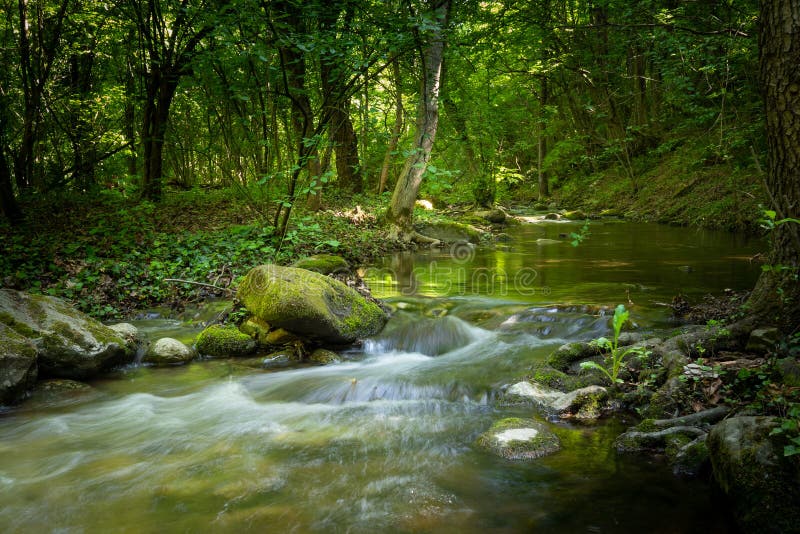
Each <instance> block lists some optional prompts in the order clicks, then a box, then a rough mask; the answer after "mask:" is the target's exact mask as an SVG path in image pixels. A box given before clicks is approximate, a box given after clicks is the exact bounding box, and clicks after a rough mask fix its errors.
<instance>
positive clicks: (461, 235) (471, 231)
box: [414, 221, 484, 244]
mask: <svg viewBox="0 0 800 534" xmlns="http://www.w3.org/2000/svg"><path fill="white" fill-rule="evenodd" d="M414 229H415V230H416V231H417V232H419V233H420V234H422V235H424V236H428V237H431V238H433V239H438V240H439V241H443V242H445V243H462V242H467V243H474V244H477V243H480V241H481V236H482V235H483V234H484V232H482V231H480V230H478V229H477V228H475V227H474V226H472V225H470V224H462V223H457V222H452V221H426V222H421V223H418V224H415V225H414Z"/></svg>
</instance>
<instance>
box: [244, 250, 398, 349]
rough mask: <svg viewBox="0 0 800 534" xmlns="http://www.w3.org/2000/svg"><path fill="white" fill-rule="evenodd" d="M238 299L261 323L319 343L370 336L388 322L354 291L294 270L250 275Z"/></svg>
mask: <svg viewBox="0 0 800 534" xmlns="http://www.w3.org/2000/svg"><path fill="white" fill-rule="evenodd" d="M238 297H239V299H240V300H241V302H242V304H244V306H245V307H246V308H247V310H248V311H249V312H250V313H252V314H253V315H254V316H256V317H257V318H259V319H261V320H262V321H265V322H267V323H269V324H270V325H272V326H274V327H279V328H284V329H286V330H288V331H290V332H292V333H294V334H298V335H300V336H303V337H307V338H309V339H313V340H316V341H320V342H323V343H334V344H346V343H352V342H354V341H356V340H357V339H360V338H365V337H368V336H371V335H375V334H377V333H378V332H380V331H381V329H382V328H383V326H384V324H385V323H386V320H387V316H386V313H385V312H384V311H383V310H381V309H380V307H379V306H378V305H377V304H375V303H373V302H370V301H368V300H367V299H366V298H364V297H363V296H362V295H360V294H359V293H358V292H357V291H355V290H354V289H351V288H349V287H347V286H346V285H345V284H343V283H341V282H339V281H338V280H333V279H331V278H328V277H327V276H323V275H321V274H319V273H315V272H312V271H307V270H305V269H298V268H295V267H279V266H277V265H261V266H259V267H255V268H253V269H251V270H250V272H249V273H247V275H246V276H245V278H244V280H243V281H242V284H241V285H240V286H239V290H238Z"/></svg>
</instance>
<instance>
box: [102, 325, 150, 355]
mask: <svg viewBox="0 0 800 534" xmlns="http://www.w3.org/2000/svg"><path fill="white" fill-rule="evenodd" d="M108 327H109V328H110V329H111V330H113V331H114V332H116V333H117V334H118V335H119V336H120V337H121V338H122V339H124V340H125V341H126V342H127V344H128V347H130V348H131V349H133V350H136V349H138V347H139V346H140V345H141V344H142V343H143V342H144V336H142V334H141V333H140V332H139V329H138V328H136V327H135V326H133V325H132V324H130V323H117V324H112V325H108Z"/></svg>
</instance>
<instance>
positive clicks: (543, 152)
mask: <svg viewBox="0 0 800 534" xmlns="http://www.w3.org/2000/svg"><path fill="white" fill-rule="evenodd" d="M548 89H549V88H548V86H547V76H542V78H541V88H540V92H539V124H538V125H537V128H536V135H537V138H538V139H537V140H538V143H537V160H536V167H537V170H538V173H539V200H544V199H546V198H547V197H549V196H550V184H549V180H548V179H547V173H546V172H544V170H543V169H542V166H543V165H544V158H545V157H547V138H546V137H545V133H544V118H545V112H546V108H547V101H548V99H549V98H550V95H549V94H548Z"/></svg>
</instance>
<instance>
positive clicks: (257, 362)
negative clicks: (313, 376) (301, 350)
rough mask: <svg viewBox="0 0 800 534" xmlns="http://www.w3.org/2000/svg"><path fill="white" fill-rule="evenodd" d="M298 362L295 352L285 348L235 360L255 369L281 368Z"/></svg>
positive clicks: (239, 363)
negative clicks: (264, 354)
mask: <svg viewBox="0 0 800 534" xmlns="http://www.w3.org/2000/svg"><path fill="white" fill-rule="evenodd" d="M299 362H300V358H298V357H297V353H296V352H295V351H293V350H290V349H285V350H279V351H277V352H273V353H270V354H267V355H266V356H260V357H258V358H244V359H241V360H237V362H236V363H237V364H238V365H243V366H245V367H252V368H255V369H281V368H283V367H289V366H291V365H295V364H297V363H299Z"/></svg>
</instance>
